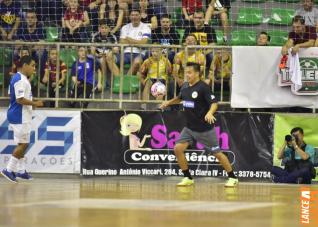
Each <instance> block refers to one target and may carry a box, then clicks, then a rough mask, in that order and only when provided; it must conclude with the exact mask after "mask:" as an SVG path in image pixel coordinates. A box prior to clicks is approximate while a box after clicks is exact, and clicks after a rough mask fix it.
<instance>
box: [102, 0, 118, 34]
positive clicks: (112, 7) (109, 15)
mask: <svg viewBox="0 0 318 227" xmlns="http://www.w3.org/2000/svg"><path fill="white" fill-rule="evenodd" d="M99 18H100V19H101V20H102V19H107V24H108V26H109V27H110V29H111V31H110V33H111V34H113V35H116V37H119V31H120V29H121V26H122V25H123V20H124V11H123V10H122V9H120V8H119V5H118V4H117V1H116V0H108V1H107V3H105V0H104V3H102V4H101V6H100V11H99Z"/></svg>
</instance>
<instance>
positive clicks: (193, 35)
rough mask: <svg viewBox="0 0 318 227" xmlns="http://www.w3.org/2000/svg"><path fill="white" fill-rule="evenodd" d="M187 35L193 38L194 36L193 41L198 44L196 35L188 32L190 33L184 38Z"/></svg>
mask: <svg viewBox="0 0 318 227" xmlns="http://www.w3.org/2000/svg"><path fill="white" fill-rule="evenodd" d="M189 36H192V37H194V38H195V42H196V44H198V39H197V37H196V36H195V34H193V33H190V34H188V35H187V37H186V38H188V37H189Z"/></svg>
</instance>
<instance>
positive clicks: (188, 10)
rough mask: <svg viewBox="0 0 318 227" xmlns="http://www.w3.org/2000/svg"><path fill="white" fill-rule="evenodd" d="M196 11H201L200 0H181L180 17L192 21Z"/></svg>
mask: <svg viewBox="0 0 318 227" xmlns="http://www.w3.org/2000/svg"><path fill="white" fill-rule="evenodd" d="M197 10H202V0H182V16H183V18H184V19H185V20H187V21H191V20H193V17H194V12H195V11H197Z"/></svg>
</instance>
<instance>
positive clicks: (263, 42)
mask: <svg viewBox="0 0 318 227" xmlns="http://www.w3.org/2000/svg"><path fill="white" fill-rule="evenodd" d="M270 41H271V37H270V36H269V35H268V33H267V32H264V31H263V32H261V33H259V35H258V37H257V46H268V45H269V42H270Z"/></svg>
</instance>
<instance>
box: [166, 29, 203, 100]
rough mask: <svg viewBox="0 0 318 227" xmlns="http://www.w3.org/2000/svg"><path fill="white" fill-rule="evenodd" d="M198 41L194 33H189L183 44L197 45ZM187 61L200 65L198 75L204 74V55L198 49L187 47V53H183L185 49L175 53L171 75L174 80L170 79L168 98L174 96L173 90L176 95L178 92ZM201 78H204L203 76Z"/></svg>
mask: <svg viewBox="0 0 318 227" xmlns="http://www.w3.org/2000/svg"><path fill="white" fill-rule="evenodd" d="M197 44H198V41H197V38H196V36H195V35H194V34H189V35H188V36H187V37H186V40H185V45H186V46H191V45H197ZM187 62H195V63H198V64H200V65H201V73H200V75H204V73H203V72H204V66H205V56H204V54H203V53H202V51H200V50H196V49H194V48H191V49H190V48H189V49H188V53H187V54H186V53H185V50H182V51H180V52H179V53H177V54H176V56H175V60H174V65H173V73H172V76H173V78H174V81H171V82H170V83H169V85H168V99H171V98H173V97H174V92H175V91H176V95H178V94H179V92H180V88H181V87H182V85H183V82H184V68H185V66H186V64H187ZM201 79H204V78H203V77H202V78H201Z"/></svg>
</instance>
